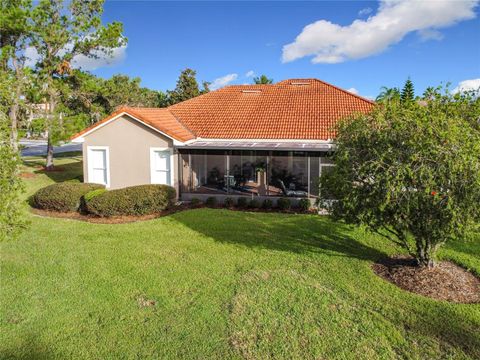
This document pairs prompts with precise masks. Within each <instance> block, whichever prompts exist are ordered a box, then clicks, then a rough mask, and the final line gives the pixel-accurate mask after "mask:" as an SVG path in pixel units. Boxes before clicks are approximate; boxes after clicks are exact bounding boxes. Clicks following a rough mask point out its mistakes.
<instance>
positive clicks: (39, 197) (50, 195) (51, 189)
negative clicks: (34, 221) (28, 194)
mask: <svg viewBox="0 0 480 360" xmlns="http://www.w3.org/2000/svg"><path fill="white" fill-rule="evenodd" d="M103 189H104V186H103V185H100V184H87V183H73V182H63V183H58V184H53V185H49V186H47V187H44V188H42V189H40V190H38V191H37V192H36V193H35V194H34V195H33V197H32V206H33V207H36V208H38V209H43V210H53V211H61V212H69V211H78V209H79V208H80V205H81V202H82V197H83V196H84V195H85V194H87V193H89V192H91V191H92V190H103Z"/></svg>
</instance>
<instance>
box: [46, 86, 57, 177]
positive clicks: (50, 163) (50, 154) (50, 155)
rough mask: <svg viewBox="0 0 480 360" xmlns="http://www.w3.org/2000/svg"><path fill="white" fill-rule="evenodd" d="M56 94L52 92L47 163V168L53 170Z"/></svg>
mask: <svg viewBox="0 0 480 360" xmlns="http://www.w3.org/2000/svg"><path fill="white" fill-rule="evenodd" d="M54 98H55V94H54V93H50V102H49V104H48V105H49V106H48V107H49V109H48V111H49V113H50V114H49V116H48V129H47V131H48V134H47V162H46V164H45V170H47V171H51V170H53V144H52V126H53V121H54V117H55V115H54V114H55V100H54Z"/></svg>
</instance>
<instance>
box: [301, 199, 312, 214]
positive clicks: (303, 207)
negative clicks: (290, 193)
mask: <svg viewBox="0 0 480 360" xmlns="http://www.w3.org/2000/svg"><path fill="white" fill-rule="evenodd" d="M311 207H312V204H311V203H310V200H309V199H301V200H300V201H299V202H298V208H299V209H300V210H301V211H303V212H307V211H308V210H310V208H311Z"/></svg>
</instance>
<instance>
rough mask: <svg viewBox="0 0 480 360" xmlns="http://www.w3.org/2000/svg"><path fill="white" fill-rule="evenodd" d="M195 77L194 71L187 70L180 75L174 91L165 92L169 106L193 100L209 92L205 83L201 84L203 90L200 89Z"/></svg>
mask: <svg viewBox="0 0 480 360" xmlns="http://www.w3.org/2000/svg"><path fill="white" fill-rule="evenodd" d="M196 75H197V72H196V71H195V70H192V69H188V68H187V69H185V70H183V71H182V72H181V73H180V76H179V77H178V80H177V86H176V87H175V89H174V90H171V91H170V90H169V91H167V95H168V103H169V105H173V104H176V103H179V102H181V101H185V100H188V99H191V98H194V97H196V96H198V95H202V94H204V93H207V92H208V91H209V88H208V85H209V84H208V83H207V82H203V89H200V86H199V85H198V81H197V78H196Z"/></svg>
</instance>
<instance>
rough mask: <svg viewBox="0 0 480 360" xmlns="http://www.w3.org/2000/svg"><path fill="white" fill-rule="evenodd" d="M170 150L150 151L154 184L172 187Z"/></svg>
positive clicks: (154, 149)
mask: <svg viewBox="0 0 480 360" xmlns="http://www.w3.org/2000/svg"><path fill="white" fill-rule="evenodd" d="M171 156H172V152H171V150H170V149H156V148H151V149H150V171H151V183H152V184H164V185H172V170H171V163H172V162H171V159H170V158H171Z"/></svg>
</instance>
